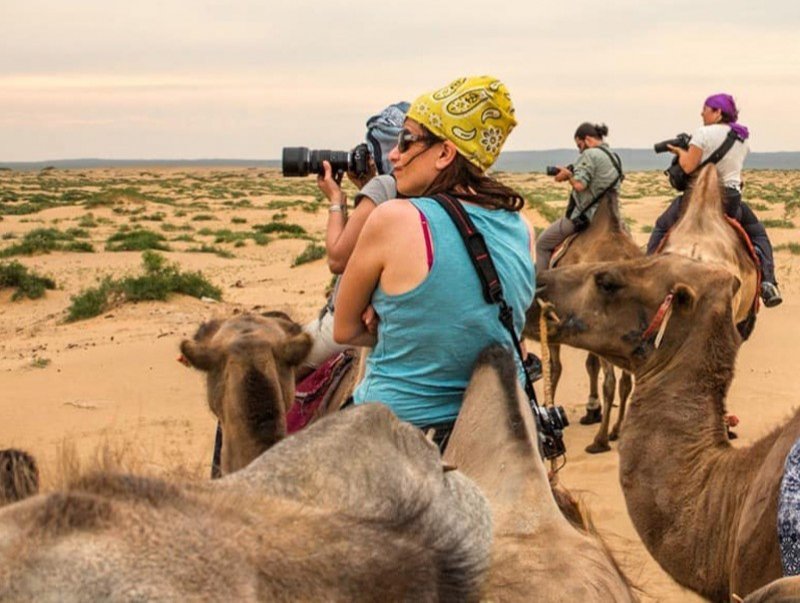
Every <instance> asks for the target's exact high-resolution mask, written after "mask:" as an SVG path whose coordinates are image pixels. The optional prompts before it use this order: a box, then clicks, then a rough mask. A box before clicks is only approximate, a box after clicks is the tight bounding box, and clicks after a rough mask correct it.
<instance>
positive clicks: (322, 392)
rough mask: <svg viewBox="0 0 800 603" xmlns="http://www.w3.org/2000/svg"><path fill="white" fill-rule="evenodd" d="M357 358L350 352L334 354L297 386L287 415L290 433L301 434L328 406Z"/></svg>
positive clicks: (288, 431) (287, 427)
mask: <svg viewBox="0 0 800 603" xmlns="http://www.w3.org/2000/svg"><path fill="white" fill-rule="evenodd" d="M354 358H355V356H354V353H353V352H352V351H349V350H348V351H346V352H342V353H340V354H334V355H333V356H331V357H330V358H328V359H327V360H326V361H325V362H323V363H322V364H321V365H320V366H319V368H317V370H315V371H314V372H313V373H311V374H310V375H308V376H307V377H306V378H305V379H303V380H302V381H301V382H300V383H298V384H297V386H296V388H295V395H294V404H292V407H291V408H290V409H289V412H288V413H287V414H286V432H287V433H294V432H296V431H300V430H301V429H303V427H305V426H306V425H308V424H309V423H310V422H311V420H312V419H313V418H314V417H315V416H316V415H317V414H318V413H319V412H321V410H322V409H324V408H326V407H327V406H328V402H329V401H330V395H331V394H332V393H333V392H334V391H336V388H337V387H339V384H340V383H341V382H342V379H343V378H344V377H345V376H346V375H347V373H348V370H349V369H350V368H351V367H352V366H353V360H354Z"/></svg>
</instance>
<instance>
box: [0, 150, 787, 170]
mask: <svg viewBox="0 0 800 603" xmlns="http://www.w3.org/2000/svg"><path fill="white" fill-rule="evenodd" d="M614 150H615V151H616V152H617V153H619V156H620V158H621V159H622V165H623V166H624V168H625V170H626V171H628V172H643V171H649V170H664V169H666V168H667V166H668V165H669V162H670V160H671V158H672V155H671V154H670V153H664V154H662V155H657V154H655V153H654V152H653V151H652V149H614ZM577 157H578V152H577V150H574V149H550V150H545V151H506V152H505V153H502V154H501V155H500V158H499V159H498V160H497V163H496V164H495V166H494V169H495V170H497V171H503V172H544V169H545V167H546V166H548V165H567V164H569V163H572V162H574V161H575V159H576V158H577ZM157 166H161V167H187V168H189V167H212V166H213V167H237V168H247V167H253V168H280V166H281V162H280V160H279V159H55V160H52V161H21V162H19V161H17V162H15V161H7V162H3V161H0V168H8V169H12V170H41V169H44V168H46V167H53V168H57V169H90V168H113V167H142V168H145V167H157ZM745 168H746V169H755V170H763V169H769V170H800V152H794V151H787V152H780V153H750V155H748V156H747V161H746V162H745Z"/></svg>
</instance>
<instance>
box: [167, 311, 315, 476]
mask: <svg viewBox="0 0 800 603" xmlns="http://www.w3.org/2000/svg"><path fill="white" fill-rule="evenodd" d="M311 343H312V342H311V337H310V336H309V335H308V334H306V333H303V331H302V329H301V327H300V326H299V325H298V324H296V323H294V322H293V321H292V320H291V319H290V318H289V317H288V316H286V315H285V314H283V313H276V312H272V313H267V314H266V315H255V314H240V315H237V316H234V317H232V318H229V319H227V320H219V319H217V320H211V321H209V322H206V323H203V324H202V325H201V326H200V328H199V329H198V330H197V333H196V334H195V336H194V338H193V339H186V340H184V341H183V342H181V354H182V358H184V359H185V361H186V363H188V364H189V365H191V366H193V367H195V368H197V369H200V370H201V371H203V372H205V373H206V374H207V380H208V383H207V387H208V405H209V407H210V408H211V411H212V412H213V413H214V414H215V415H216V417H217V419H218V420H219V423H220V426H221V429H222V456H221V468H222V471H223V473H230V472H232V471H236V470H237V469H240V468H242V467H244V466H245V465H247V464H248V463H249V462H250V461H252V460H253V459H254V458H256V457H257V456H258V455H259V454H261V453H262V452H264V450H266V449H267V448H269V447H270V446H272V445H273V444H275V443H276V442H277V441H278V440H280V439H281V438H283V437H284V436H285V435H286V412H287V410H288V409H289V407H290V406H291V405H292V403H293V402H294V382H295V369H296V367H297V366H298V365H299V364H300V363H301V362H302V361H303V360H304V359H305V357H306V356H307V355H308V352H309V351H310V349H311Z"/></svg>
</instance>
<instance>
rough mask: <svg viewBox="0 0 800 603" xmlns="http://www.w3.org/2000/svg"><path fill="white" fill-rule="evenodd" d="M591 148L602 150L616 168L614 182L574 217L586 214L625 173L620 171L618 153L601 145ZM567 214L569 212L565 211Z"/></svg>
mask: <svg viewBox="0 0 800 603" xmlns="http://www.w3.org/2000/svg"><path fill="white" fill-rule="evenodd" d="M592 148H594V149H599V150H601V151H603V153H605V154H606V155H608V158H609V160H611V165H613V166H614V169H616V170H617V177H616V178H615V179H614V182H612V183H611V184H610V185H609V186H607V187H606V188H605V189H603V192H601V193H600V194H599V195H597V196H596V197H595V198H594V199H592V200H591V201H590V202H589V204H588V205H587V206H586V207H584V208H583V209H582V210H581V211H580V213H579V214H578V215H577V216H575V218H580V217H581V216H584V215H586V212H587V211H589V210H590V209H591V208H592V207H594V206H595V205H597V204H598V203H599V202H600V199H602V198H603V197H605V196H606V195H607V194H608V193H609V192H610V191H611V190H612V189H613V188H614V187H615V186H617V183H619V182H622V181H623V180H625V174H623V173H622V160H621V159H620V158H619V155H617V154H616V153H612V152H611V151H609V150H608V149H606V148H604V147H602V146H597V147H592ZM615 158H616V160H615ZM571 200H572V194H570V201H571ZM567 210H569V205H567ZM567 216H569V213H567Z"/></svg>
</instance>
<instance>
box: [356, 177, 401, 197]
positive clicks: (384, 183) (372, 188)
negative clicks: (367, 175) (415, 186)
mask: <svg viewBox="0 0 800 603" xmlns="http://www.w3.org/2000/svg"><path fill="white" fill-rule="evenodd" d="M364 197H369V198H370V199H372V201H373V202H374V203H375V205H380V204H381V203H384V202H386V201H389V200H390V199H394V198H396V197H397V182H396V181H395V179H394V176H392V175H390V174H381V175H380V176H375V177H374V178H372V179H371V180H370V181H369V182H367V183H366V184H365V185H364V188H362V189H361V190H360V191H358V192H357V193H356V197H355V199H354V200H353V205H358V204H359V202H360V201H361V199H363V198H364Z"/></svg>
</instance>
